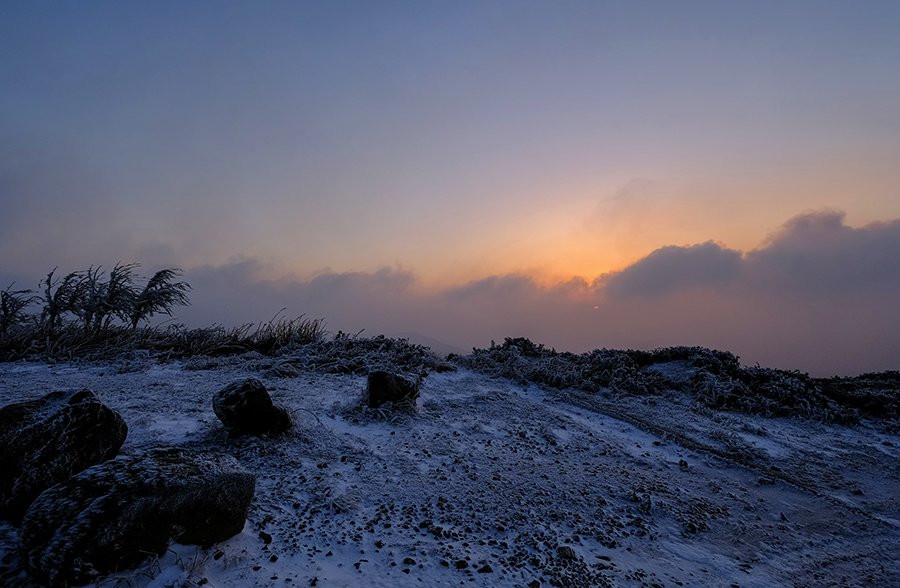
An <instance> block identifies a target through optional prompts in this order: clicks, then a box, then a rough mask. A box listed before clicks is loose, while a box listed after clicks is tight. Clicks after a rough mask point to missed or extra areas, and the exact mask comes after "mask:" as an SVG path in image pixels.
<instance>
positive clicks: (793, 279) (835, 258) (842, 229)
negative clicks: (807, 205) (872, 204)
mask: <svg viewBox="0 0 900 588" xmlns="http://www.w3.org/2000/svg"><path fill="white" fill-rule="evenodd" d="M746 266H747V269H748V273H749V275H750V276H751V277H752V280H753V282H754V286H755V287H772V288H774V289H787V288H790V289H791V290H793V291H799V292H802V293H804V294H807V295H810V296H819V295H822V296H825V297H828V296H830V295H832V294H834V293H837V292H847V291H866V290H872V289H875V290H879V289H881V290H886V289H893V291H894V293H897V294H900V292H898V290H897V288H898V287H900V269H898V268H900V220H895V221H892V222H887V223H875V224H871V225H868V226H865V227H861V228H853V227H849V226H847V225H846V224H845V223H844V214H843V213H842V212H837V211H825V212H815V213H809V214H804V215H801V216H797V217H795V218H793V219H791V220H790V221H788V222H787V223H785V225H784V226H783V227H782V228H781V229H780V230H779V231H778V232H776V233H775V234H774V235H773V236H772V237H770V239H769V240H768V242H767V243H766V245H765V246H764V247H762V248H760V249H757V250H755V251H751V252H750V253H748V254H747V260H746Z"/></svg>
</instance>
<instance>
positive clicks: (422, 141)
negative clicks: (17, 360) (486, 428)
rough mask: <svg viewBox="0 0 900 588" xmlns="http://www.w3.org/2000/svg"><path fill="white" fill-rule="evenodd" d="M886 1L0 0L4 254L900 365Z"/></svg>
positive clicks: (281, 294) (366, 313)
mask: <svg viewBox="0 0 900 588" xmlns="http://www.w3.org/2000/svg"><path fill="white" fill-rule="evenodd" d="M898 104H900V3H897V2H893V1H886V2H878V1H863V2H859V1H855V2H850V1H847V2H830V1H814V2H804V1H791V2H783V1H779V2H766V1H754V2H718V1H715V2H699V1H685V2H602V1H599V0H597V1H592V2H575V1H573V2H565V3H559V2H550V1H544V2H528V1H515V2H506V1H486V2H438V1H426V2H412V1H409V2H388V1H385V2H348V1H328V2H325V1H322V2H266V3H254V2H199V1H198V2H191V3H183V2H146V3H139V2H136V3H120V2H41V1H34V2H2V3H0V280H2V281H3V282H4V283H2V284H0V287H2V286H5V285H6V284H7V283H9V281H11V280H13V279H15V280H17V283H18V284H23V283H24V284H26V285H30V284H31V283H32V282H36V280H37V279H38V278H39V277H40V276H41V275H42V274H44V273H46V272H47V271H49V269H51V268H53V267H56V266H58V267H59V268H60V269H61V270H62V271H71V270H74V269H83V268H85V267H87V266H89V265H92V264H93V265H97V264H105V265H106V266H107V267H108V266H111V265H112V264H114V263H115V262H116V261H119V260H122V261H126V262H129V261H136V262H139V263H141V264H142V265H143V267H144V268H145V269H146V271H147V272H149V271H152V270H153V269H154V268H159V267H163V266H178V267H182V268H184V269H185V271H186V275H187V277H188V278H189V281H191V283H192V285H193V286H194V294H193V297H192V299H193V304H192V306H191V307H190V308H188V309H183V310H182V311H180V312H179V319H180V320H184V321H186V322H188V323H191V324H201V323H203V322H204V321H208V322H211V321H215V322H220V323H226V324H227V323H232V322H243V321H247V320H250V321H258V320H266V319H268V318H270V317H271V316H272V315H273V314H275V313H276V312H278V311H279V309H281V308H286V311H285V312H286V313H287V314H289V315H297V314H300V313H306V314H307V315H309V316H315V317H322V318H324V319H325V320H326V321H327V323H328V325H329V326H330V328H332V330H337V329H343V330H347V331H351V332H355V331H358V330H359V329H366V332H367V333H369V334H376V333H378V332H384V333H386V334H413V335H416V336H427V337H431V338H433V339H434V340H436V341H438V342H440V344H442V345H443V346H446V347H447V348H459V349H468V348H469V347H472V346H484V345H487V344H489V342H490V339H497V340H502V338H503V337H505V336H529V337H532V338H534V339H536V340H539V341H542V342H544V343H547V344H551V345H554V346H557V347H558V348H561V349H570V350H573V351H583V350H587V349H592V348H595V347H602V346H609V347H641V348H652V347H657V346H660V345H670V344H692V345H693V344H697V345H706V346H718V347H724V348H727V349H730V350H732V351H734V352H735V353H737V354H738V355H740V356H741V357H742V359H743V360H744V361H745V362H750V363H752V362H760V363H764V364H765V365H773V366H776V367H786V368H798V369H802V370H804V371H811V372H814V373H819V374H825V375H830V374H832V373H858V372H860V371H867V370H876V369H898V368H900V334H898V333H900V311H897V310H896V308H895V306H896V302H895V301H896V300H898V299H900V238H898V233H900V225H898V219H900V187H898V186H900V108H898V107H897V105H898Z"/></svg>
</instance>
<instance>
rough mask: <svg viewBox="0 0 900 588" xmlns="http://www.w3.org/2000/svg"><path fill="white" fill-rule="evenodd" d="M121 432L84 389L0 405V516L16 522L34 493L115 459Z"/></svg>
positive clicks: (119, 423)
mask: <svg viewBox="0 0 900 588" xmlns="http://www.w3.org/2000/svg"><path fill="white" fill-rule="evenodd" d="M127 434H128V427H127V426H126V425H125V421H124V420H122V417H121V416H119V414H118V413H117V412H115V411H113V410H112V409H110V408H109V407H107V406H106V405H105V404H103V403H102V402H100V399H99V398H97V396H96V395H95V394H94V393H93V392H91V391H90V390H87V389H85V390H81V391H78V392H51V393H50V394H47V395H46V396H44V397H43V398H39V399H37V400H31V401H29V402H18V403H16V404H10V405H8V406H4V407H3V408H0V517H2V518H8V519H10V520H13V521H15V522H18V521H19V520H20V519H21V518H22V515H23V514H24V513H25V509H27V508H28V505H29V504H31V501H32V500H34V499H35V498H36V497H37V496H38V494H40V493H41V492H43V491H44V490H46V489H47V488H49V487H50V486H53V485H54V484H56V483H58V482H62V481H63V480H67V479H68V478H70V477H71V476H72V475H74V474H76V473H78V472H80V471H81V470H83V469H85V468H87V467H90V466H92V465H94V464H98V463H100V462H102V461H106V460H107V459H112V458H113V457H115V456H116V454H117V453H118V451H119V448H120V447H121V446H122V443H124V442H125V437H126V435H127Z"/></svg>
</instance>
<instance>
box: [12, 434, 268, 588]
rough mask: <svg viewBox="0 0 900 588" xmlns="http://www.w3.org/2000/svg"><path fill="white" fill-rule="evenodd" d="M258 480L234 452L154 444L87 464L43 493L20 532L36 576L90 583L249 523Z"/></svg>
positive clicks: (51, 581) (27, 560) (228, 533)
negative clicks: (171, 545) (171, 547)
mask: <svg viewBox="0 0 900 588" xmlns="http://www.w3.org/2000/svg"><path fill="white" fill-rule="evenodd" d="M255 483H256V479H255V477H254V476H253V474H250V473H248V472H247V471H245V470H243V469H242V468H241V467H240V465H239V464H238V462H237V460H235V459H234V458H233V457H231V456H228V455H224V454H217V453H191V452H187V451H184V450H181V449H163V450H155V451H152V452H150V453H148V454H146V455H142V456H134V457H125V458H119V459H117V460H113V461H107V462H105V463H102V464H100V465H97V466H94V467H91V468H88V469H86V470H84V471H83V472H81V473H80V474H77V475H76V476H74V477H73V478H70V479H69V480H67V481H65V482H62V483H60V484H57V485H56V486H53V487H52V488H50V489H48V490H47V491H45V492H44V493H43V494H41V495H40V496H39V497H38V498H37V499H36V500H35V501H34V502H33V503H32V504H31V507H29V509H28V511H27V512H26V513H25V518H24V519H23V520H22V528H21V531H20V533H19V538H20V544H21V551H22V558H23V560H24V562H25V565H26V568H27V569H28V571H29V573H30V574H31V576H32V578H33V579H34V580H35V581H37V582H40V583H44V584H47V585H50V586H66V585H69V584H83V583H86V582H90V581H92V580H94V579H96V578H97V577H99V576H101V575H104V574H107V573H109V572H112V571H116V570H122V569H128V568H132V567H135V566H137V565H139V564H140V563H141V562H142V561H144V560H145V559H146V558H147V557H148V556H149V555H150V554H162V553H163V552H164V551H165V550H166V548H167V547H168V545H169V543H170V542H171V541H176V542H179V543H188V544H200V545H211V544H213V543H216V542H219V541H224V540H225V539H227V538H229V537H231V536H232V535H235V534H237V533H239V532H240V531H241V529H243V527H244V521H245V518H246V516H247V509H248V508H249V506H250V501H251V500H252V498H253V492H254V488H255Z"/></svg>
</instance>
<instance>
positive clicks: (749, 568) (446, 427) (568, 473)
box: [0, 355, 900, 586]
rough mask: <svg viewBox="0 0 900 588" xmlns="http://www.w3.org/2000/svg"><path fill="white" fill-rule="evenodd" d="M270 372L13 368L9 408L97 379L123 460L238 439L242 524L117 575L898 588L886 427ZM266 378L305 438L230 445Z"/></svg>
mask: <svg viewBox="0 0 900 588" xmlns="http://www.w3.org/2000/svg"><path fill="white" fill-rule="evenodd" d="M676 367H677V366H676ZM271 368H272V361H270V360H268V359H265V358H261V357H260V356H257V355H249V356H235V357H230V358H219V359H210V360H209V361H207V362H198V361H193V360H189V361H172V362H157V361H154V360H152V359H151V358H149V357H145V356H136V357H133V358H131V359H127V360H126V359H122V360H117V361H112V362H107V363H96V362H94V363H88V362H81V363H59V364H55V365H49V364H44V363H35V362H20V363H5V364H0V404H7V403H10V402H15V401H20V400H26V399H31V398H36V397H39V396H41V395H43V394H45V393H47V392H49V391H51V390H57V389H70V388H80V387H88V388H91V389H92V390H94V391H95V392H96V393H97V394H98V396H99V397H100V398H101V399H102V400H103V401H104V402H105V403H106V404H108V405H109V406H110V407H111V408H113V409H115V410H117V411H119V412H120V413H121V414H122V415H123V417H124V418H125V420H126V422H127V423H128V426H129V436H128V439H127V440H126V442H125V446H124V447H123V450H122V452H123V453H125V454H137V453H140V452H141V451H143V450H146V449H148V448H151V447H157V446H170V445H175V446H181V447H188V448H197V449H204V450H219V451H224V452H227V453H229V454H231V455H234V456H235V457H236V458H237V459H238V460H239V461H240V462H241V463H242V464H243V465H245V466H246V467H247V468H248V469H250V470H252V471H254V472H255V473H256V474H257V476H258V481H257V491H256V497H255V499H254V502H253V505H252V507H251V511H250V514H249V517H248V520H247V524H246V526H245V528H244V530H243V532H242V533H240V534H239V535H237V536H235V537H233V538H231V539H230V540H228V541H225V542H224V543H221V544H218V545H215V546H213V547H211V548H210V549H200V548H198V547H194V546H178V545H176V546H173V548H172V549H171V550H170V551H169V552H168V553H167V554H166V555H164V556H163V557H161V558H159V559H158V560H155V561H150V562H148V563H147V564H146V565H145V566H144V567H142V568H141V569H138V570H131V571H128V572H123V573H122V574H120V575H118V576H115V577H114V578H110V579H109V582H106V581H104V582H103V583H102V584H103V585H104V586H107V585H108V586H115V585H117V580H120V581H121V582H120V585H123V586H125V585H130V586H199V585H206V586H311V585H315V586H359V585H369V586H443V585H447V586H449V585H454V586H457V585H460V584H462V585H491V586H529V585H536V584H534V582H535V581H537V582H539V583H540V585H558V586H591V585H595V586H659V585H661V586H673V585H716V586H728V585H732V584H734V585H738V586H773V585H776V586H777V585H799V586H827V585H835V586H837V585H840V586H854V585H858V586H868V585H900V573H898V571H897V569H896V562H897V561H900V497H898V496H897V493H896V488H898V487H900V438H898V436H897V435H896V434H894V432H892V431H891V430H890V429H889V428H885V427H881V426H879V425H878V424H877V423H873V422H870V421H866V420H863V421H862V422H861V423H860V424H857V425H854V426H852V427H850V426H844V425H835V424H822V423H818V422H813V421H809V420H803V419H786V418H765V417H762V416H756V415H748V414H740V413H733V412H723V411H717V410H711V409H709V408H707V407H703V406H698V405H697V404H696V403H694V402H692V400H691V399H690V398H688V397H686V396H684V395H679V394H670V395H657V396H652V397H641V396H624V397H623V396H621V395H613V394H611V393H609V392H608V391H604V390H599V391H597V392H596V393H593V394H590V393H585V392H580V391H575V390H572V389H563V390H552V389H545V388H539V387H536V386H534V385H527V384H525V385H523V384H517V383H513V382H511V381H510V380H508V379H503V378H490V377H487V376H485V375H482V374H479V373H476V372H474V371H470V370H469V369H465V368H461V369H458V370H456V371H452V372H448V373H432V374H430V375H429V376H428V377H427V379H426V380H425V384H424V387H423V389H422V395H421V398H420V400H419V408H418V411H417V412H416V413H415V414H406V413H394V412H391V411H389V410H370V409H366V408H363V407H362V393H363V390H364V388H365V378H364V377H362V376H359V375H352V374H327V373H322V372H318V371H303V370H298V371H296V372H291V373H289V375H290V376H292V377H277V376H276V375H275V374H276V373H278V372H277V371H273V370H272V369H271ZM658 369H666V368H665V367H659V368H658ZM668 369H674V368H672V367H671V366H669V368H668ZM248 376H255V377H261V378H262V379H263V381H264V382H265V383H266V385H267V386H268V388H269V391H270V393H271V394H272V397H273V399H274V400H275V401H276V402H279V403H282V404H284V405H285V406H287V407H288V408H289V409H290V410H291V411H292V412H293V413H294V417H295V419H296V421H297V426H296V430H295V432H294V433H292V434H291V435H289V436H288V437H285V438H280V439H266V438H263V439H255V438H250V439H246V438H231V439H229V438H228V436H227V435H226V433H225V431H224V429H223V428H222V426H221V423H219V421H218V420H217V419H216V417H215V415H214V414H213V412H212V409H211V405H210V403H211V399H212V396H213V394H214V393H215V392H216V391H217V390H219V389H220V388H222V387H223V386H225V385H227V384H229V383H231V382H233V381H235V380H238V379H241V378H244V377H248ZM15 533H16V530H15V529H14V528H13V527H11V526H8V525H5V524H4V525H3V526H0V553H2V562H3V563H2V570H0V583H3V584H4V585H16V584H21V585H27V584H26V580H25V579H24V576H23V574H22V572H21V570H20V569H19V562H18V559H17V556H16V552H15V538H16V535H15Z"/></svg>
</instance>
